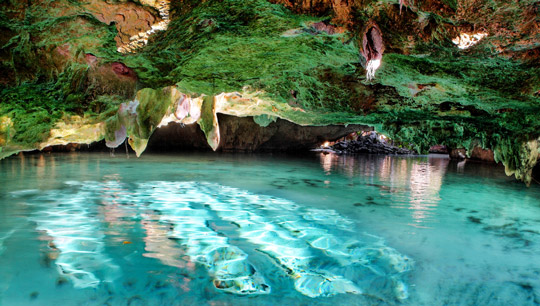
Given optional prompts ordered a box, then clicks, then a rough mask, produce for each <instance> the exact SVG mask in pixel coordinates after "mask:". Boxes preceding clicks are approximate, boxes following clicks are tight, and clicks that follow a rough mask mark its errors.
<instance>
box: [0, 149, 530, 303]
mask: <svg viewBox="0 0 540 306" xmlns="http://www.w3.org/2000/svg"><path fill="white" fill-rule="evenodd" d="M55 304H63V305H276V304H281V305H539V304H540V187H539V186H538V185H535V186H531V187H530V188H527V187H525V186H524V185H523V184H521V183H518V182H515V181H514V180H513V179H512V178H508V177H506V176H505V175H504V173H503V170H502V169H501V168H500V167H494V166H491V165H484V164H474V163H454V162H450V161H449V160H448V159H445V158H440V157H429V158H428V157H384V156H357V157H345V156H341V157H340V156H336V155H324V154H320V155H319V154H313V155H309V156H305V157H302V158H300V157H290V156H289V157H283V156H273V155H220V154H198V155H195V154H192V155H189V154H184V155H177V156H164V155H144V156H143V157H141V158H139V159H137V158H129V159H128V158H126V156H120V155H117V156H116V157H111V156H110V155H108V154H99V153H93V154H84V153H73V154H57V155H54V154H53V155H25V156H20V157H12V158H9V159H6V160H2V161H0V305H55Z"/></svg>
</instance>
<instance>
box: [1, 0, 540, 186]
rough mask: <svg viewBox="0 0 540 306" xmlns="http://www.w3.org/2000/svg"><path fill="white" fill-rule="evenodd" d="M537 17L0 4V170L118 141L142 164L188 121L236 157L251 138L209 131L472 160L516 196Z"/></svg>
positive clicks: (284, 0) (339, 7)
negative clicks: (330, 139) (365, 140)
mask: <svg viewBox="0 0 540 306" xmlns="http://www.w3.org/2000/svg"><path fill="white" fill-rule="evenodd" d="M539 11H540V8H539V4H538V1H518V2H515V3H514V2H513V3H511V4H508V3H502V2H501V3H499V2H496V3H495V2H493V1H486V0H472V1H462V0H457V1H446V0H429V1H421V2H413V1H400V0H392V1H378V2H374V1H329V0H317V1H296V0H271V1H267V0H249V1H240V0H226V1H215V0H209V1H193V0H183V1H173V2H169V1H165V0H159V1H158V0H133V1H103V0H85V1H79V2H76V3H75V2H73V1H67V0H60V1H55V2H54V3H53V4H50V5H48V4H45V3H44V2H41V1H32V2H17V1H7V2H6V3H4V4H3V5H2V6H1V7H0V32H1V33H2V35H0V71H1V72H2V73H0V101H1V103H0V158H3V157H6V156H9V155H11V154H14V153H16V152H20V151H26V150H34V149H42V148H44V147H46V146H49V145H54V144H64V143H69V142H75V143H91V142H95V141H99V140H102V139H106V141H107V143H108V144H109V146H111V147H115V146H117V145H119V144H121V143H122V139H123V138H127V139H129V144H130V145H131V146H132V148H133V149H134V150H135V151H136V152H137V153H138V154H140V153H142V151H144V149H145V148H146V146H147V142H148V139H149V138H150V136H151V135H152V133H153V132H154V131H155V130H156V128H158V127H161V126H165V125H166V124H167V123H168V122H177V123H181V124H186V125H188V124H193V123H197V124H198V125H199V126H200V128H201V130H202V131H203V133H204V135H205V137H206V140H207V143H208V145H209V146H210V147H211V148H212V149H214V150H216V149H219V147H220V143H224V144H230V147H224V148H223V149H226V150H232V149H244V148H246V149H249V148H248V147H250V145H246V143H247V142H251V141H255V142H257V141H258V140H257V139H249V140H248V139H246V140H245V141H244V142H242V141H239V139H238V138H236V139H235V137H236V136H233V135H232V134H227V133H223V131H221V130H220V125H219V124H218V122H219V116H220V115H218V114H226V115H231V116H237V117H255V118H256V119H255V122H257V124H259V125H261V126H266V125H268V124H271V122H273V121H276V120H277V118H280V119H283V120H287V121H290V122H293V123H296V124H299V125H302V126H316V127H322V126H328V125H342V126H346V125H349V124H359V125H366V126H371V127H373V128H374V129H376V130H377V131H378V132H381V133H384V134H386V135H387V136H390V137H391V138H392V139H396V140H398V141H401V142H403V143H410V144H412V145H413V146H414V147H415V149H416V150H417V151H419V152H421V153H425V152H427V151H428V149H429V147H430V146H432V145H435V144H439V145H446V146H448V147H449V148H454V149H460V148H463V149H465V151H466V155H470V154H471V153H472V151H473V150H474V148H476V147H479V148H482V149H486V150H492V151H493V153H494V160H495V161H496V162H502V163H503V164H504V166H505V168H506V172H507V174H509V175H515V176H516V178H518V179H521V180H523V181H525V182H526V183H530V182H531V171H532V169H533V167H534V166H535V165H536V164H537V162H538V155H539V154H540V151H539V149H540V148H539V146H538V141H539V139H540V115H539V114H540V66H539V63H540V20H539V14H538V12H539ZM383 53H384V55H383ZM375 70H376V73H375ZM137 101H138V103H139V104H138V106H136V107H135V109H134V110H131V111H130V112H127V111H126V107H127V106H128V105H132V106H133V105H135V104H136V103H137ZM242 120H243V119H239V123H238V125H241V124H242V123H241V122H242ZM231 126H233V125H231ZM124 130H125V131H124ZM79 134H80V135H79ZM223 137H225V138H226V140H225V141H224V142H222V139H223ZM314 137H322V136H321V135H318V136H315V135H314ZM236 146H239V147H236ZM253 147H257V145H255V144H254V145H253Z"/></svg>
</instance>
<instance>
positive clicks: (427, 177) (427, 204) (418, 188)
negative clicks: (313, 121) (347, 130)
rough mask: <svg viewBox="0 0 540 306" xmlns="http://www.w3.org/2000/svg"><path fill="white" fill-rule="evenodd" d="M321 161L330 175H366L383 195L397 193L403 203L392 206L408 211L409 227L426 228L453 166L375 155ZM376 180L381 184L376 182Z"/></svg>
mask: <svg viewBox="0 0 540 306" xmlns="http://www.w3.org/2000/svg"><path fill="white" fill-rule="evenodd" d="M320 160H321V167H322V168H323V169H324V171H325V172H326V174H327V175H328V174H331V173H332V172H334V171H336V172H340V173H344V174H345V175H346V176H348V177H355V176H358V175H362V176H366V177H367V178H371V179H370V181H371V183H370V185H371V186H374V187H377V188H379V189H380V191H381V192H388V193H393V194H395V195H394V197H396V198H399V199H400V201H396V202H394V203H392V206H395V207H400V208H403V207H406V208H407V209H409V210H410V211H411V216H412V219H413V220H412V221H413V222H411V223H410V225H411V226H415V227H427V225H426V224H424V223H425V222H424V221H425V219H429V218H430V216H432V215H433V212H434V211H435V210H436V209H437V205H438V203H439V201H440V200H441V198H440V195H439V192H440V190H441V186H442V184H443V177H444V176H445V174H446V169H447V167H448V165H449V163H450V160H449V159H448V158H446V157H443V156H429V157H428V158H420V159H419V158H415V157H410V158H399V159H398V158H395V157H392V156H377V155H373V156H363V158H354V157H349V156H339V155H335V154H323V153H321V154H320ZM374 179H377V180H378V181H379V182H380V183H375V181H374ZM403 196H406V197H407V198H408V201H405V199H403V198H402V197H403Z"/></svg>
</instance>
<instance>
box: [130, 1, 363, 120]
mask: <svg viewBox="0 0 540 306" xmlns="http://www.w3.org/2000/svg"><path fill="white" fill-rule="evenodd" d="M308 20H314V19H313V18H311V19H308V18H305V17H299V16H297V15H293V14H291V13H290V12H288V11H287V10H285V9H284V8H283V7H282V6H279V5H273V4H270V3H268V2H267V1H264V0H248V1H240V0H227V1H208V2H205V3H202V4H200V5H199V6H198V7H196V8H195V9H194V10H193V11H190V12H189V14H185V15H181V16H178V17H177V18H176V19H174V20H173V21H172V22H171V24H170V26H169V29H168V31H167V32H165V33H162V34H161V35H159V34H158V36H157V38H156V40H155V41H154V42H152V43H150V44H149V46H148V47H147V48H145V49H144V50H142V51H141V52H140V53H139V54H136V55H133V56H129V57H128V58H126V59H125V60H124V61H125V62H126V63H128V65H129V66H130V67H133V68H134V69H135V70H136V71H137V73H138V75H139V77H140V79H141V82H143V83H145V84H146V85H147V86H151V87H157V86H167V85H170V84H174V83H177V85H178V86H179V88H180V89H181V90H182V91H184V92H188V93H196V94H206V95H215V94H217V93H220V92H231V91H240V90H241V89H242V88H243V87H244V86H249V87H250V88H251V89H253V90H262V91H265V92H267V94H268V96H269V97H270V98H272V99H273V100H276V101H279V102H289V101H291V100H294V99H293V94H292V93H291V92H295V94H294V95H296V97H297V98H296V100H295V101H294V102H295V103H298V104H299V105H302V106H303V107H305V108H330V109H335V108H336V105H338V106H340V107H341V108H342V109H345V108H346V105H347V102H346V98H345V92H344V91H343V90H342V89H341V88H338V87H336V86H333V85H332V84H330V83H329V82H328V81H327V80H326V79H325V75H326V74H328V72H331V73H334V74H338V75H347V74H351V73H353V72H354V69H351V67H353V66H352V64H354V63H356V62H357V61H358V58H359V53H358V50H357V49H356V48H355V46H354V45H352V44H344V43H343V42H342V40H341V39H340V37H339V36H336V35H334V36H329V35H326V34H319V35H312V34H309V33H307V32H306V33H303V34H300V35H298V36H294V37H283V36H282V34H283V33H284V32H285V31H287V30H290V29H294V28H302V27H304V24H305V22H306V21H308Z"/></svg>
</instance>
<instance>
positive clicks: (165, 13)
mask: <svg viewBox="0 0 540 306" xmlns="http://www.w3.org/2000/svg"><path fill="white" fill-rule="evenodd" d="M143 3H144V4H147V5H149V6H152V7H154V8H156V9H157V10H158V11H159V16H160V17H161V21H159V22H157V23H154V24H152V25H150V29H149V30H147V31H143V32H139V33H137V34H135V35H133V36H131V37H130V38H129V43H127V44H124V45H122V46H120V47H118V49H117V51H118V52H120V53H132V52H136V51H137V49H140V48H142V47H144V46H145V45H146V44H147V43H148V39H149V38H150V36H151V35H152V34H154V33H156V32H159V31H165V30H167V27H168V26H169V22H170V19H169V11H170V0H159V1H143Z"/></svg>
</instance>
